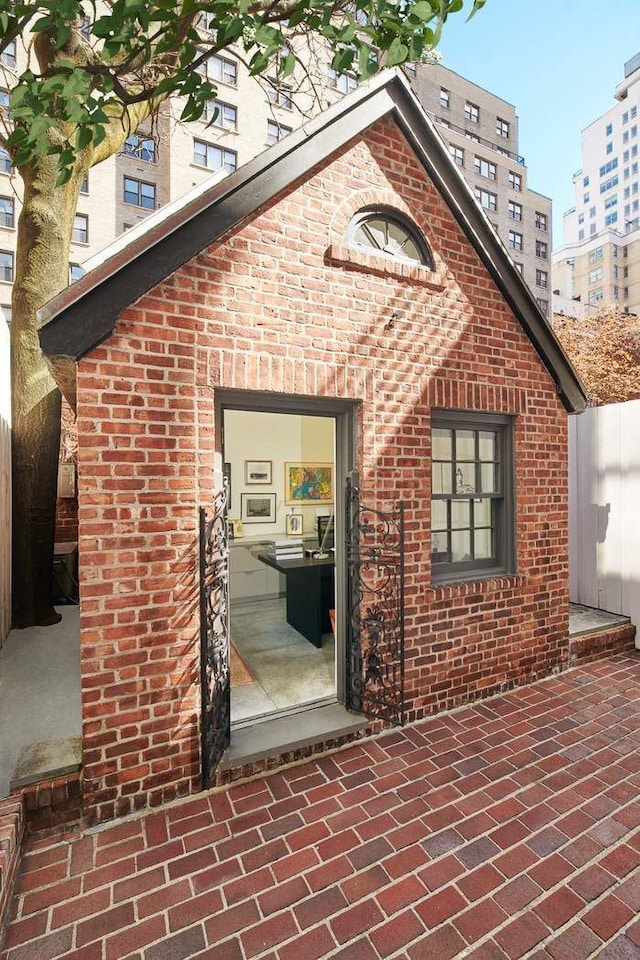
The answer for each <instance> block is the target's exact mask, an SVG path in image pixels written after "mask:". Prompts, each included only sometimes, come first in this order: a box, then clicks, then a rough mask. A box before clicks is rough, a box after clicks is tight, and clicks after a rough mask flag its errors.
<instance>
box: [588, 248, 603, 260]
mask: <svg viewBox="0 0 640 960" xmlns="http://www.w3.org/2000/svg"><path fill="white" fill-rule="evenodd" d="M596 260H602V247H596V248H595V249H594V250H589V263H595V262H596Z"/></svg>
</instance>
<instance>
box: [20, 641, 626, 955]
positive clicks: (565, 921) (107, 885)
mask: <svg viewBox="0 0 640 960" xmlns="http://www.w3.org/2000/svg"><path fill="white" fill-rule="evenodd" d="M639 787H640V656H639V655H630V656H618V657H613V658H611V659H609V660H604V661H599V662H596V663H592V664H588V665H587V666H584V667H581V668H577V669H574V670H571V671H569V672H567V673H565V674H562V675H561V676H558V677H554V678H551V679H547V680H544V681H541V682H539V683H536V684H533V685H531V686H527V687H523V688H520V689H518V690H516V691H513V692H510V693H507V694H504V695H502V696H498V697H494V698H492V699H490V700H486V701H483V702H480V703H478V704H476V705H475V706H468V707H464V708H461V709H460V710H458V711H455V712H454V713H450V714H447V715H444V716H438V717H434V718H432V719H430V720H427V721H425V722H422V723H419V724H416V725H415V726H411V727H407V728H405V729H403V730H399V731H393V732H391V733H388V734H386V735H383V736H381V737H379V738H377V739H375V740H370V741H366V742H363V743H360V744H357V745H355V746H351V747H348V748H346V749H344V750H342V751H339V752H337V753H334V754H332V755H330V756H325V757H322V758H320V759H318V760H317V761H313V762H309V763H306V764H305V765H304V766H297V767H292V768H290V769H287V770H284V771H280V772H278V773H276V774H274V775H272V776H270V777H268V778H265V779H259V780H254V781H252V782H246V783H242V784H238V785H236V786H234V787H232V788H230V789H229V790H226V791H222V792H217V793H209V794H201V795H200V796H197V797H195V798H193V799H190V800H185V801H183V802H181V803H176V804H174V805H172V806H170V807H167V808H164V809H162V810H160V811H156V812H153V813H150V814H148V815H146V816H140V817H138V818H134V819H130V820H127V821H124V822H120V823H118V824H116V825H113V826H108V827H106V828H104V829H102V830H99V831H92V832H90V833H86V834H84V835H80V834H67V835H65V836H64V837H62V839H61V838H60V837H57V838H55V839H48V840H36V841H31V843H30V844H29V845H28V846H27V849H26V853H25V856H24V859H23V863H22V872H21V875H20V877H19V880H18V886H17V893H16V896H15V902H14V920H13V922H12V924H11V925H10V927H9V929H8V931H7V935H6V939H5V943H4V952H3V953H2V955H1V956H2V960H49V958H54V957H55V958H66V960H71V958H74V960H117V958H127V960H183V958H191V957H193V958H196V957H198V958H203V960H204V958H210V960H214V958H215V960H236V958H238V960H240V958H262V960H266V958H269V960H314V958H320V957H339V958H341V960H378V958H381V957H385V958H386V957H408V958H410V960H449V958H452V957H465V958H466V957H473V958H474V960H502V958H510V960H514V958H520V957H526V958H529V957H530V958H535V960H546V958H553V960H584V958H587V957H598V958H602V960H628V958H639V957H640V919H637V917H638V914H639V912H640V830H639V825H640V792H639Z"/></svg>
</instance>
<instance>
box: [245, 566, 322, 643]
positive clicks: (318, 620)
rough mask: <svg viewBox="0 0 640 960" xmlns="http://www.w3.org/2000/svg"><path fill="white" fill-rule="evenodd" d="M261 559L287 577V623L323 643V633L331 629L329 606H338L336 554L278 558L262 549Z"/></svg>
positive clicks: (310, 638) (304, 634)
mask: <svg viewBox="0 0 640 960" xmlns="http://www.w3.org/2000/svg"><path fill="white" fill-rule="evenodd" d="M258 560H262V562H263V563H266V564H267V566H268V567H273V569H274V570H277V571H278V572H279V573H283V574H284V575H285V577H286V578H287V623H288V624H289V625H290V626H292V627H293V628H294V630H297V631H298V633H301V634H302V636H303V637H306V638H307V640H308V641H309V643H312V644H313V645H314V647H321V646H322V634H323V633H331V621H330V619H329V610H332V609H333V608H334V607H335V600H334V583H333V571H334V567H335V561H334V558H333V554H331V556H329V557H327V558H326V559H323V560H314V559H313V558H312V557H301V558H300V559H299V560H277V559H276V558H275V557H272V556H270V555H269V554H267V553H259V554H258Z"/></svg>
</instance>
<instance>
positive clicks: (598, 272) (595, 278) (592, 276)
mask: <svg viewBox="0 0 640 960" xmlns="http://www.w3.org/2000/svg"><path fill="white" fill-rule="evenodd" d="M603 276H604V267H596V268H595V270H589V283H600V281H601V280H602V278H603Z"/></svg>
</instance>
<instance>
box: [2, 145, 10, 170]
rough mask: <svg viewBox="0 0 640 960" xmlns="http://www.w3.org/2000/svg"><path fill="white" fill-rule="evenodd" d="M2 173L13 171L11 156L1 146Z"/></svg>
mask: <svg viewBox="0 0 640 960" xmlns="http://www.w3.org/2000/svg"><path fill="white" fill-rule="evenodd" d="M0 173H11V156H10V155H9V153H8V152H7V151H6V150H5V149H4V148H3V147H0Z"/></svg>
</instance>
